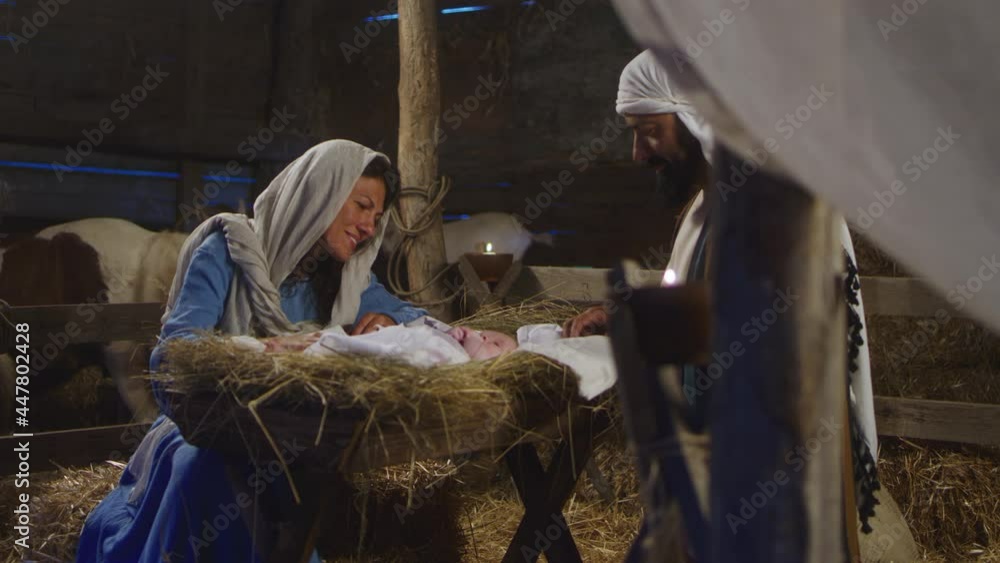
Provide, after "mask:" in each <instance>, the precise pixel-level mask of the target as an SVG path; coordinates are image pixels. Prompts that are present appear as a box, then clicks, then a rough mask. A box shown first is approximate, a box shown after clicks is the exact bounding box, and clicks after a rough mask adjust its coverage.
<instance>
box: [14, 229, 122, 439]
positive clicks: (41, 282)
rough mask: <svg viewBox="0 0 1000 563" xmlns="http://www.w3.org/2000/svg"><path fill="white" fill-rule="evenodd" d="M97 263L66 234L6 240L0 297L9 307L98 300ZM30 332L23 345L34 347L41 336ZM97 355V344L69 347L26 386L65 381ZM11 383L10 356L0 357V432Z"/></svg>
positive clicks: (101, 286)
mask: <svg viewBox="0 0 1000 563" xmlns="http://www.w3.org/2000/svg"><path fill="white" fill-rule="evenodd" d="M5 242H7V241H5ZM98 262H99V259H98V254H97V252H96V251H95V250H94V248H93V247H91V246H90V245H88V244H87V243H85V242H83V240H81V238H80V237H79V236H77V235H75V234H72V233H61V234H58V235H55V236H53V237H51V238H49V239H41V238H37V237H30V238H24V239H21V240H11V241H9V246H7V247H5V248H3V249H0V299H2V300H3V301H5V302H6V303H7V304H8V305H11V306H17V305H23V306H32V305H53V304H69V303H85V302H87V301H88V300H90V301H91V302H94V301H100V300H101V297H102V296H104V295H106V293H107V286H106V285H105V283H104V280H103V277H102V276H101V270H100V265H99V263H98ZM29 334H30V333H29ZM32 336H33V337H34V339H35V341H34V342H29V344H30V345H31V349H32V350H36V351H37V350H38V349H39V347H40V345H41V340H40V339H42V338H44V336H43V335H40V334H35V335H32ZM100 360H101V349H100V347H99V346H94V345H84V346H74V347H72V350H67V353H60V354H59V355H58V356H57V357H56V358H54V359H53V360H52V362H51V363H48V362H46V364H47V365H46V366H45V368H46V369H45V370H44V372H43V374H42V375H41V376H39V377H35V378H34V379H33V380H32V387H31V389H32V390H33V391H34V392H35V393H36V394H37V393H40V392H44V391H45V390H47V389H51V388H52V387H54V386H55V385H58V384H60V383H63V382H65V381H66V380H67V379H68V378H69V376H70V374H72V373H75V372H76V371H77V369H79V368H80V367H81V366H83V365H86V364H90V363H95V362H100ZM36 365H37V364H36ZM14 382H15V366H14V362H13V358H12V357H11V356H9V355H3V356H0V431H6V430H9V426H8V425H10V424H12V423H13V420H14V416H13V409H14V407H15V403H14Z"/></svg>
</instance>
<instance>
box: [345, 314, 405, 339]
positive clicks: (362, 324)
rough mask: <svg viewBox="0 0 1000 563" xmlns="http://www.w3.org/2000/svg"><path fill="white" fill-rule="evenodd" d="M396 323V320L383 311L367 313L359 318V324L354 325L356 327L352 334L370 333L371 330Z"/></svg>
mask: <svg viewBox="0 0 1000 563" xmlns="http://www.w3.org/2000/svg"><path fill="white" fill-rule="evenodd" d="M395 324H396V321H394V320H392V318H391V317H389V316H387V315H383V314H382V313H365V314H364V316H362V317H361V318H360V319H358V322H357V324H355V325H354V329H353V330H351V336H357V335H359V334H368V333H369V332H375V331H376V330H378V329H379V328H380V327H383V326H393V325H395Z"/></svg>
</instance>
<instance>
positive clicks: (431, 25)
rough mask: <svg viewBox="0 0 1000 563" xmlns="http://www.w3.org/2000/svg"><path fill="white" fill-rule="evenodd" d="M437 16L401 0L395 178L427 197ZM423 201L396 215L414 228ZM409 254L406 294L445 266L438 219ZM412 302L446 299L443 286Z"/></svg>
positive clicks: (424, 5) (434, 162) (433, 151)
mask: <svg viewBox="0 0 1000 563" xmlns="http://www.w3.org/2000/svg"><path fill="white" fill-rule="evenodd" d="M436 17H437V10H436V9H435V2H434V0H406V1H405V2H400V3H399V172H400V174H401V176H402V179H403V185H404V186H407V187H416V188H420V189H421V190H423V192H424V193H430V192H431V191H432V190H431V188H432V186H434V184H435V182H437V181H438V142H437V140H438V134H439V130H438V117H439V115H440V113H441V92H440V88H441V86H440V80H439V78H438V55H437V20H436ZM426 205H427V200H426V199H425V198H423V197H420V196H419V195H418V196H408V197H404V198H402V199H401V200H400V203H399V207H400V214H401V216H402V218H403V220H404V221H405V222H406V224H408V225H414V224H415V222H416V221H417V219H418V217H419V216H420V215H421V214H422V213H423V211H424V209H425V208H426ZM435 215H436V217H435V218H434V222H433V224H432V225H431V227H430V228H429V229H428V230H426V231H424V233H423V234H421V235H420V236H419V237H418V238H417V239H416V240H414V241H413V246H412V247H411V248H410V253H409V255H408V256H407V257H406V271H407V274H408V275H409V280H410V288H411V289H417V288H421V287H423V286H424V285H426V284H427V283H428V282H429V281H430V280H431V279H432V278H433V277H434V276H435V275H437V274H438V273H439V272H441V271H442V270H443V269H444V268H445V267H446V266H447V262H446V260H445V253H444V234H443V232H442V230H441V213H440V211H438V212H436V213H435ZM439 282H440V283H437V282H436V283H434V284H432V285H430V286H428V287H427V288H426V289H424V290H422V291H420V292H418V293H417V294H415V295H414V296H413V300H414V301H416V302H418V303H419V302H432V301H436V300H440V299H442V298H443V297H445V295H446V293H445V288H444V283H443V281H442V280H439ZM429 310H430V312H431V314H432V315H434V316H436V317H439V318H445V317H447V316H450V315H449V314H448V313H447V311H448V309H447V308H446V307H444V306H435V307H431V308H430V309H429Z"/></svg>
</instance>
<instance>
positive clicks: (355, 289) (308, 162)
mask: <svg viewBox="0 0 1000 563" xmlns="http://www.w3.org/2000/svg"><path fill="white" fill-rule="evenodd" d="M376 158H383V159H385V160H386V161H387V162H388V160H389V158H388V157H386V156H385V155H384V154H382V153H379V152H375V151H373V150H371V149H369V148H367V147H364V146H362V145H359V144H357V143H355V142H352V141H344V140H334V141H326V142H323V143H320V144H318V145H316V146H315V147H313V148H311V149H309V150H308V151H306V153H305V154H303V155H302V156H301V157H299V158H297V159H296V160H295V161H294V162H292V163H291V164H289V165H288V167H287V168H285V169H284V170H282V171H281V173H280V174H278V176H277V177H276V178H275V179H274V180H273V181H272V182H271V184H270V185H269V186H268V187H267V189H266V190H264V191H263V192H261V194H260V196H258V197H257V201H255V202H254V206H253V211H254V218H253V219H250V218H248V217H247V216H246V215H242V214H237V213H222V214H219V215H215V216H214V217H211V218H209V219H208V220H206V221H205V222H204V223H202V224H201V225H199V226H198V228H197V229H195V230H194V232H192V233H191V236H189V237H188V239H187V241H186V242H185V243H184V247H183V248H182V249H181V252H180V256H179V258H178V260H177V273H176V274H175V275H174V281H173V284H172V286H171V288H170V297H169V298H168V299H167V309H166V313H164V315H163V322H166V320H167V318H168V317H169V316H170V312H171V310H172V309H173V307H174V306H175V305H176V303H177V298H178V295H179V293H180V287H181V284H182V283H183V280H184V276H185V274H186V273H187V269H188V266H190V264H191V258H192V256H193V255H194V252H195V250H196V249H197V248H198V247H199V246H201V244H202V242H204V241H205V239H206V238H207V237H208V236H209V235H211V234H212V233H215V232H216V231H222V233H223V234H224V235H225V237H226V243H227V245H228V247H229V253H230V256H231V257H232V260H233V262H234V263H235V264H236V275H234V276H233V280H232V283H231V285H230V288H229V294H228V297H227V298H226V305H225V310H224V312H223V315H222V320H221V323H220V327H219V328H220V329H221V330H222V331H223V332H225V333H228V334H241V335H245V334H254V333H257V334H262V335H266V336H270V335H277V334H283V333H289V332H296V331H299V330H304V329H312V328H315V327H314V326H312V325H309V324H308V323H303V324H300V325H297V324H295V323H292V322H291V321H289V320H288V317H286V316H285V313H284V311H283V310H282V309H281V296H280V294H279V292H278V286H279V285H280V284H281V282H282V281H284V280H285V278H286V277H288V275H289V274H291V273H292V271H293V270H294V269H295V267H296V265H297V264H298V263H299V261H300V260H302V259H303V258H304V257H305V256H306V253H308V252H309V251H310V250H311V249H312V248H313V246H314V245H315V244H316V242H317V241H319V240H320V238H321V237H322V236H323V233H324V232H326V230H327V228H329V226H330V224H331V223H332V222H333V220H334V218H335V217H336V216H337V213H339V212H340V208H341V207H343V205H344V203H345V202H346V201H347V197H348V195H350V193H351V191H352V190H353V189H354V184H355V183H357V181H358V179H359V178H360V177H361V172H362V171H364V169H365V167H366V166H368V164H369V163H370V162H371V161H372V160H374V159H376ZM384 230H385V222H382V224H381V225H380V226H379V227H378V228H377V230H376V234H375V237H374V240H372V241H371V244H368V245H366V246H365V247H364V248H363V249H361V250H360V251H359V252H358V253H356V254H354V255H353V256H351V258H350V259H349V260H348V261H347V263H346V264H344V267H343V271H342V273H341V282H340V290H339V292H338V293H337V298H336V301H335V302H334V304H333V310H332V312H331V316H330V325H342V324H349V323H353V322H354V321H355V318H356V317H357V314H358V309H359V307H360V304H361V293H362V292H363V291H364V290H365V289H366V288H367V287H368V284H369V279H370V275H371V265H372V262H374V261H375V256H376V254H378V249H379V245H380V244H381V243H382V233H383V231H384ZM251 321H253V323H252V324H251Z"/></svg>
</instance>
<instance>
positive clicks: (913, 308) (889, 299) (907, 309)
mask: <svg viewBox="0 0 1000 563" xmlns="http://www.w3.org/2000/svg"><path fill="white" fill-rule="evenodd" d="M861 295H862V297H863V299H864V302H865V313H866V314H868V315H886V316H890V317H933V316H935V315H936V314H937V312H938V311H940V310H944V311H945V312H947V313H948V314H949V315H951V316H953V317H966V316H967V315H965V314H964V313H961V312H958V311H956V310H955V308H954V307H952V306H951V305H949V304H948V303H947V302H946V301H945V300H944V299H942V298H941V295H940V294H939V293H937V292H936V291H934V290H933V289H931V288H930V287H928V286H927V285H926V284H925V283H924V282H922V281H921V280H919V279H916V278H883V277H864V276H862V278H861Z"/></svg>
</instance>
